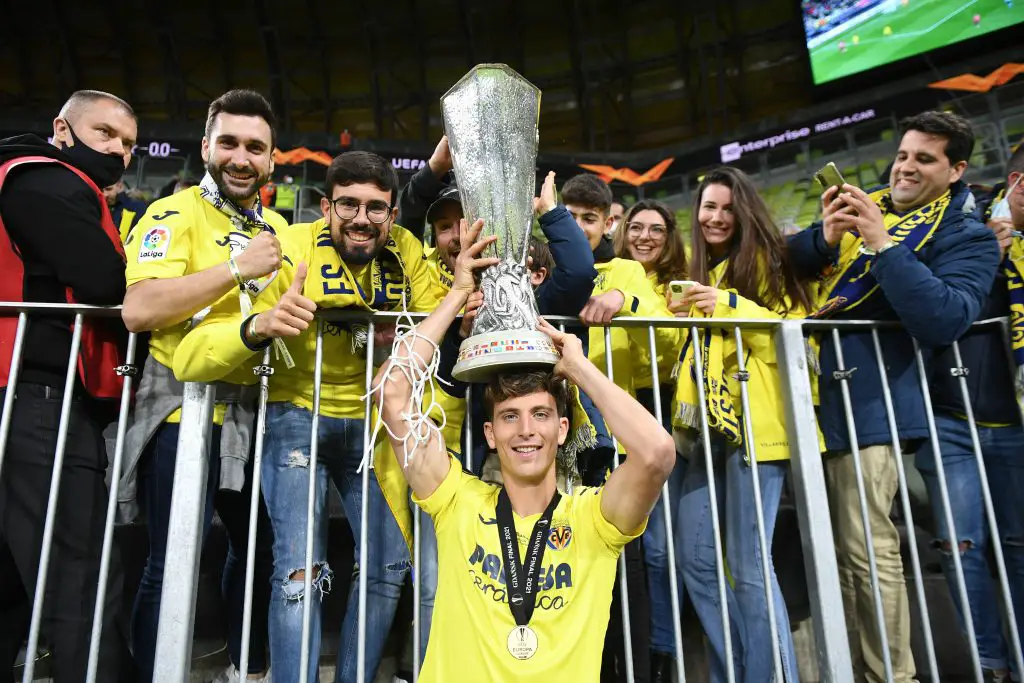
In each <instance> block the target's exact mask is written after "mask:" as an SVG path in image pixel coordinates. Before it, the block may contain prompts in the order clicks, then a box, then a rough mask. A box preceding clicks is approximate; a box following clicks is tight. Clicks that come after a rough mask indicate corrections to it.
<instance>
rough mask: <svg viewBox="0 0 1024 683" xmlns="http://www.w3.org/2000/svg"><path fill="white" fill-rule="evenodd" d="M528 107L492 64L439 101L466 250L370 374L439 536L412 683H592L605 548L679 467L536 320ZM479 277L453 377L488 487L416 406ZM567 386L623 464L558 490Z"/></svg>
mask: <svg viewBox="0 0 1024 683" xmlns="http://www.w3.org/2000/svg"><path fill="white" fill-rule="evenodd" d="M539 103H540V92H539V91H538V90H537V89H536V88H535V87H534V86H533V85H532V84H530V83H528V82H527V81H525V80H524V79H523V78H522V77H521V76H519V74H517V73H515V72H514V71H512V70H511V69H509V68H508V67H506V66H504V65H480V66H477V67H476V68H474V69H473V70H472V71H471V72H470V73H469V74H467V75H466V76H465V77H464V78H463V79H462V80H461V81H459V83H457V84H456V85H455V86H454V87H453V88H452V90H451V91H449V92H448V93H447V94H446V95H445V96H444V98H443V99H442V110H443V113H444V117H445V125H446V129H447V134H448V138H449V141H450V143H451V149H452V157H453V161H454V165H455V171H456V174H457V176H458V177H459V179H460V185H459V190H460V193H461V195H462V204H463V207H464V208H465V212H466V217H467V218H466V219H465V220H463V221H462V223H461V226H460V242H461V244H462V250H461V253H460V254H459V256H458V259H457V260H456V263H455V273H454V283H453V285H452V288H451V291H450V292H449V293H448V294H447V296H446V297H445V299H444V300H443V301H442V302H441V304H440V305H439V306H438V307H437V308H436V309H435V310H434V312H433V313H431V315H430V316H429V317H428V318H427V319H426V320H424V321H423V322H421V323H420V324H419V325H417V326H416V327H415V328H412V329H411V330H410V331H408V332H406V333H405V334H402V335H399V337H398V338H397V339H396V342H395V345H394V348H393V350H392V354H391V358H390V360H389V361H388V362H387V363H386V364H385V365H384V366H383V367H382V368H381V371H380V372H379V373H378V374H377V377H376V379H375V381H374V398H375V400H376V402H377V404H378V407H379V410H380V415H381V419H382V420H383V424H384V426H385V427H386V428H387V431H388V434H389V438H390V441H391V445H392V448H393V450H394V452H395V454H396V457H397V459H398V462H399V465H400V466H401V468H402V471H403V473H404V475H405V478H406V479H407V480H408V483H409V485H410V487H411V488H412V491H413V500H414V501H415V502H416V504H417V505H419V506H420V507H421V508H422V509H423V510H424V511H426V512H427V513H428V514H430V516H431V517H432V519H433V523H434V526H435V529H436V532H437V542H438V557H439V582H438V590H437V597H436V602H435V607H434V616H433V625H432V630H431V634H430V641H429V646H428V648H427V653H426V660H425V662H424V666H423V670H422V674H421V678H420V680H421V681H424V683H431V682H433V681H451V680H474V681H476V680H490V681H542V680H543V681H547V680H555V677H556V676H557V678H558V679H559V680H572V681H597V680H598V678H599V675H600V667H601V650H602V647H603V644H604V634H605V630H606V628H607V615H608V613H609V607H610V603H611V595H612V584H613V582H614V580H615V570H616V563H617V560H618V556H619V553H620V552H621V551H622V548H623V547H624V546H625V544H626V543H627V542H629V541H630V540H632V539H634V538H636V537H637V536H638V535H639V534H640V533H642V532H643V530H644V527H645V526H646V520H647V516H648V514H649V513H650V511H651V508H652V507H653V506H654V504H655V502H656V500H657V498H658V495H659V494H660V492H661V487H662V484H663V483H664V482H665V480H666V478H667V477H668V474H669V472H671V470H672V467H673V465H674V462H675V446H674V443H673V441H672V437H671V436H670V435H669V434H668V433H667V432H666V431H665V430H664V429H663V428H662V427H661V425H660V424H658V422H657V421H656V420H655V419H654V417H652V416H651V415H650V413H648V412H647V410H645V409H644V408H643V406H641V405H640V404H639V403H637V402H636V401H635V400H634V399H633V398H631V397H630V396H629V395H628V394H627V393H626V392H625V391H623V390H622V389H620V388H619V387H617V386H615V384H614V383H612V382H611V381H609V380H608V379H607V378H606V377H605V375H604V374H603V373H602V372H601V371H600V370H598V369H597V368H596V367H595V366H594V365H593V364H591V363H590V362H589V361H588V360H587V358H586V355H585V354H584V353H583V348H582V345H581V343H580V340H579V339H577V338H576V337H575V336H573V335H569V334H564V333H560V332H558V331H557V330H555V329H554V328H552V327H551V326H550V325H548V324H547V323H545V322H542V321H540V320H539V319H538V317H537V314H536V304H535V302H534V300H533V294H532V289H531V287H530V284H529V278H528V271H527V268H526V256H527V253H526V252H527V244H528V239H529V231H530V224H531V214H532V211H533V203H532V200H533V189H534V180H535V161H536V149H537V117H538V111H539ZM482 234H483V236H482V237H481V235H482ZM478 276H479V278H480V280H481V288H482V290H483V293H484V304H483V307H482V308H481V309H480V312H479V314H478V315H477V317H476V320H475V321H474V326H473V335H472V336H470V337H469V338H468V339H467V340H466V341H465V342H464V343H463V345H462V348H461V350H460V353H459V360H458V362H457V363H456V365H455V370H454V375H455V377H456V378H458V379H460V380H463V381H474V382H476V381H479V382H486V383H487V386H486V389H485V410H486V412H487V415H486V419H487V422H486V423H485V425H484V433H485V436H486V439H487V443H488V445H489V446H490V448H491V449H493V450H496V451H497V454H498V458H499V461H500V465H501V474H502V480H503V482H504V485H503V486H502V487H498V486H494V485H491V484H486V483H484V482H482V481H480V480H479V479H477V478H476V477H473V476H471V475H469V474H467V473H465V472H464V471H463V470H462V467H461V466H460V464H459V462H458V461H457V460H455V459H454V458H452V457H451V456H450V455H449V453H448V451H447V449H446V444H445V440H444V437H443V436H442V435H441V433H440V431H439V430H438V429H437V428H436V426H435V425H434V423H433V422H431V421H430V420H429V419H426V418H424V416H423V415H422V414H421V401H420V396H421V392H422V390H423V388H424V386H425V385H426V384H427V383H429V382H430V381H431V380H432V379H433V374H434V372H435V371H436V365H437V362H438V358H439V356H440V354H439V352H438V345H439V343H440V341H441V339H442V337H443V336H444V334H445V332H446V331H447V330H448V329H449V327H450V326H451V324H452V322H453V321H454V320H455V317H456V316H457V315H458V314H459V312H460V311H461V310H462V308H463V307H464V306H465V304H466V301H467V299H468V298H469V295H470V294H471V293H472V292H473V291H474V290H476V289H477V284H476V278H477V277H478ZM552 366H554V367H553V368H552ZM577 388H578V389H579V390H582V391H585V392H586V393H587V394H588V395H589V396H590V397H591V398H592V399H593V401H594V403H595V404H596V405H597V407H598V409H599V410H600V411H601V413H602V414H603V415H604V416H605V419H606V420H607V423H608V426H609V427H610V429H611V431H612V432H613V433H614V434H615V435H616V436H617V437H618V439H619V441H620V443H621V444H622V445H623V446H624V447H625V450H626V451H627V453H628V455H629V457H628V458H626V460H625V462H624V463H623V464H622V465H621V466H620V467H619V468H618V469H616V470H615V471H614V473H613V474H612V475H611V476H610V477H609V479H608V481H607V483H606V484H605V485H604V486H602V487H595V488H591V487H576V488H574V489H573V490H572V491H571V493H570V492H566V491H559V490H558V488H557V485H556V476H555V461H556V454H557V453H558V451H559V447H560V446H561V445H562V444H563V443H565V442H566V440H567V438H568V436H569V433H570V418H569V412H570V411H569V408H568V407H567V406H569V405H571V403H572V401H573V400H572V398H571V396H572V394H573V393H574V392H575V389H577ZM602 615H603V618H602Z"/></svg>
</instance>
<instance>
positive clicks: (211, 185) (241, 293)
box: [199, 172, 277, 317]
mask: <svg viewBox="0 0 1024 683" xmlns="http://www.w3.org/2000/svg"><path fill="white" fill-rule="evenodd" d="M199 196H200V197H202V198H203V200H204V201H206V203H208V204H210V205H211V206H213V207H214V208H215V209H217V211H220V212H221V213H222V214H224V215H225V216H227V218H228V220H230V221H231V226H232V227H233V228H234V231H235V232H238V233H239V234H241V235H258V234H259V233H261V232H263V231H264V230H269V231H270V233H271V234H274V229H273V228H272V227H270V225H269V224H268V223H267V222H266V221H265V220H264V219H263V204H261V203H260V202H259V201H257V202H256V205H255V207H253V208H252V209H243V208H242V207H240V206H238V204H236V203H235V202H233V201H231V200H230V199H228V198H227V197H225V196H224V195H222V194H221V191H220V188H219V187H217V183H216V181H214V179H213V176H211V175H210V174H209V172H207V174H206V175H205V176H203V180H202V182H200V183H199ZM234 255H235V256H237V254H234ZM275 277H277V271H274V272H273V273H270V274H269V275H264V276H263V277H261V278H256V279H253V280H247V281H246V283H245V286H240V287H239V288H238V305H239V307H240V308H241V311H242V317H248V316H249V312H250V311H251V310H252V299H251V298H250V296H257V295H259V293H260V292H262V291H263V290H264V289H265V288H266V287H267V285H269V284H270V282H271V281H272V280H273V279H274V278H275ZM208 311H209V309H207V310H206V312H208ZM203 316H204V317H205V313H203Z"/></svg>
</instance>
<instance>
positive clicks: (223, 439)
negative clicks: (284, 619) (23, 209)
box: [121, 90, 287, 683]
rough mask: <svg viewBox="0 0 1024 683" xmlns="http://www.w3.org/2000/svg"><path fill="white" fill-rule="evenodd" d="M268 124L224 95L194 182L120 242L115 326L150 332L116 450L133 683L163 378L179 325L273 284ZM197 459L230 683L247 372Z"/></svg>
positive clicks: (241, 530) (150, 601)
mask: <svg viewBox="0 0 1024 683" xmlns="http://www.w3.org/2000/svg"><path fill="white" fill-rule="evenodd" d="M274 125H275V118H274V114H273V112H272V111H271V108H270V104H269V103H268V102H267V100H266V99H265V98H264V97H263V96H262V95H260V94H258V93H255V92H253V91H250V90H232V91H230V92H228V93H225V94H224V95H222V96H221V97H219V98H217V99H216V100H214V101H213V103H212V104H211V105H210V110H209V116H208V118H207V122H206V135H205V136H204V137H203V143H202V154H203V160H204V162H205V163H206V170H207V173H206V176H205V177H204V178H203V181H202V183H200V185H199V186H198V187H192V188H189V189H188V190H184V191H182V192H179V193H177V194H174V195H172V196H170V197H166V198H164V199H161V200H159V201H157V202H155V203H154V204H153V205H152V206H151V207H150V208H149V209H148V210H147V212H146V215H145V217H144V218H143V219H142V220H141V221H140V222H139V224H138V225H136V226H135V229H134V230H133V231H132V232H131V234H130V235H129V237H128V239H127V242H126V244H125V248H126V252H127V255H128V267H127V273H126V277H127V281H128V291H127V294H126V295H125V299H124V310H123V312H122V317H123V318H124V321H125V324H126V325H127V326H128V329H130V330H131V331H133V332H151V333H152V336H151V338H150V343H149V351H150V355H149V359H148V360H147V362H146V366H145V369H144V372H143V377H142V381H141V383H140V385H139V391H138V394H137V395H136V403H135V419H134V423H133V425H132V427H131V429H130V430H129V432H128V436H127V440H126V445H125V449H126V450H125V463H126V464H125V468H124V470H123V472H122V477H123V483H122V486H121V492H122V495H121V502H122V504H123V505H125V506H127V507H128V508H129V509H128V511H127V514H128V516H129V517H132V516H134V515H133V514H132V513H133V512H134V510H132V509H131V508H132V507H133V503H134V499H135V494H136V486H137V485H138V487H139V491H138V493H139V502H140V503H141V504H142V506H143V508H144V511H145V516H146V521H147V524H148V529H149V558H148V559H147V561H146V568H145V570H144V572H143V575H142V581H141V583H140V586H139V592H138V594H137V596H136V599H135V610H134V613H133V618H132V640H133V650H134V653H135V658H136V660H137V661H138V664H139V667H140V669H141V673H142V675H141V678H140V680H146V681H149V680H152V678H153V657H154V655H155V651H156V637H157V621H158V618H159V615H160V598H161V592H162V587H163V572H164V559H165V557H166V553H167V550H168V549H167V524H168V518H169V516H170V507H171V490H172V487H173V482H174V467H175V460H176V456H177V448H178V423H179V422H180V419H181V410H180V408H181V400H182V385H181V383H180V382H179V381H178V380H177V379H176V378H175V377H174V374H173V373H172V371H171V368H172V365H173V359H174V353H175V350H176V349H177V347H178V345H179V344H180V342H181V340H182V338H183V337H184V336H185V334H186V332H187V331H188V330H189V328H190V327H191V326H194V325H197V324H199V322H201V321H202V320H203V319H204V318H205V317H207V316H210V315H213V316H217V315H223V314H225V313H240V312H242V311H245V312H246V313H247V312H248V309H249V308H250V307H251V306H252V305H253V302H254V301H255V302H256V303H259V302H260V300H261V299H264V298H265V297H266V295H265V293H264V290H265V289H266V288H267V287H268V285H270V284H271V283H272V282H273V281H274V280H275V279H276V278H277V276H278V275H279V273H278V272H277V271H278V268H279V267H280V266H281V264H282V259H283V258H285V257H287V255H284V257H283V256H282V253H281V245H280V243H279V242H278V239H277V237H276V236H275V234H276V233H277V232H279V231H281V230H282V229H284V228H285V227H286V224H285V222H284V220H283V219H282V218H281V217H280V216H278V215H277V214H275V213H274V212H273V211H270V210H269V209H263V207H262V205H261V204H260V202H259V189H260V187H262V186H263V184H265V183H266V182H267V180H268V179H269V178H270V173H271V172H272V171H273V161H272V159H271V153H272V152H273V149H274ZM222 379H223V380H224V383H223V384H220V385H218V386H217V390H216V400H217V401H218V403H217V407H216V409H215V411H214V422H215V425H214V431H213V438H212V446H211V449H210V451H211V452H210V454H209V463H210V468H209V477H208V480H207V486H206V510H205V528H206V529H208V528H209V526H210V522H211V520H212V517H213V510H214V506H216V508H217V511H218V513H219V515H220V518H221V519H222V520H223V522H224V525H225V527H226V529H227V533H228V539H229V550H228V561H227V564H226V566H225V570H224V571H225V578H224V581H223V587H224V591H225V595H224V601H225V606H226V610H227V622H228V650H229V654H230V656H231V662H232V664H231V666H230V667H229V669H228V670H227V671H225V672H224V673H223V674H222V675H221V676H220V677H219V678H218V679H217V681H218V683H220V682H221V681H233V680H238V677H239V674H238V672H237V670H236V667H238V666H239V665H240V657H241V632H242V613H243V602H244V587H245V562H244V560H243V559H241V558H244V557H245V556H246V545H247V542H248V533H249V531H248V527H249V501H250V498H251V494H250V493H249V492H248V482H249V481H250V475H251V465H249V462H248V461H249V447H250V442H251V436H252V431H253V415H254V412H253V411H254V408H255V393H254V391H253V387H252V386H248V387H245V386H243V385H252V384H253V383H254V381H255V379H256V378H255V376H254V375H253V373H252V369H251V368H241V367H240V368H237V371H236V372H235V373H234V374H232V375H230V376H226V377H223V378H222ZM261 518H262V519H263V523H261V524H260V525H259V527H260V529H261V530H262V531H261V533H259V534H258V535H257V545H258V547H257V554H256V557H257V562H256V567H255V572H256V573H255V581H256V583H255V587H256V588H255V593H254V595H255V597H254V600H253V610H252V614H253V621H252V631H251V634H252V635H251V638H250V643H249V652H250V656H249V662H248V669H249V671H248V672H246V673H247V675H248V677H249V679H250V680H254V679H255V680H263V679H264V675H265V673H266V671H267V659H266V653H265V650H266V634H267V604H268V599H269V592H270V570H271V564H272V556H271V550H270V538H269V533H268V532H269V527H268V526H267V521H266V513H265V511H263V512H262V514H261Z"/></svg>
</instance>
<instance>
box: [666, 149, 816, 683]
mask: <svg viewBox="0 0 1024 683" xmlns="http://www.w3.org/2000/svg"><path fill="white" fill-rule="evenodd" d="M692 239H693V250H692V261H691V265H690V278H691V279H692V280H694V281H696V283H697V284H694V285H693V286H692V287H690V288H689V290H688V291H687V292H686V295H685V296H684V297H683V298H682V300H681V302H676V303H673V304H672V305H671V307H672V308H673V310H674V312H675V313H676V314H677V315H690V316H692V317H714V318H737V319H740V318H743V319H750V318H766V319H773V318H774V319H778V318H803V317H805V315H806V313H807V311H809V310H812V309H811V296H810V292H809V291H808V288H807V286H806V285H805V284H803V283H801V282H798V281H797V279H796V277H795V276H794V275H793V271H792V270H791V269H790V268H789V263H788V261H789V259H788V256H787V253H786V246H785V241H784V240H783V237H782V234H781V232H780V231H779V229H778V228H777V227H776V225H775V224H774V223H773V221H772V219H771V217H770V215H769V212H768V208H767V206H765V203H764V201H763V200H762V199H761V197H760V196H759V195H758V193H757V190H756V188H755V187H754V184H753V182H752V181H751V180H750V178H749V177H748V176H747V175H746V174H745V173H743V172H742V171H740V170H738V169H735V168H731V167H722V168H718V169H716V170H714V171H711V172H710V173H708V174H707V175H706V176H704V179H703V180H702V181H701V184H700V187H699V188H698V190H697V193H696V195H695V198H694V207H693V238H692ZM742 334H743V337H742V344H741V345H740V347H739V348H737V343H736V336H735V331H734V330H733V329H711V328H708V329H703V330H701V332H700V359H699V364H700V368H701V371H702V380H703V384H704V402H705V411H703V412H705V413H706V415H707V419H708V424H709V432H710V437H711V438H710V442H711V443H710V450H711V456H712V457H711V461H712V469H713V472H711V471H709V467H708V463H707V459H706V457H705V455H704V453H705V450H704V448H703V447H702V446H703V444H700V447H698V448H696V449H695V450H694V452H693V455H692V457H691V462H690V464H689V468H688V471H687V474H686V478H685V479H684V481H683V485H682V500H681V503H680V506H679V511H678V516H677V517H676V519H677V520H678V521H677V524H676V528H677V529H678V530H679V531H678V532H677V538H678V539H679V540H678V543H677V546H676V552H677V553H678V557H679V558H680V565H681V568H682V573H683V577H684V581H685V583H686V588H687V591H688V592H689V594H690V599H691V600H692V601H693V605H694V607H695V609H696V611H697V614H698V615H699V616H700V619H701V622H702V624H703V626H704V631H705V633H706V634H707V637H708V642H709V645H710V648H709V649H710V655H711V672H712V676H711V680H712V681H724V680H726V657H727V652H726V647H725V638H724V629H723V624H722V615H721V611H720V606H719V592H718V580H717V574H716V570H715V565H716V563H717V562H719V561H721V559H720V558H719V556H718V554H717V553H716V551H715V544H714V535H713V531H712V519H711V499H710V496H709V486H708V484H709V477H711V476H714V481H715V489H716V499H717V505H718V514H719V518H720V519H721V521H722V524H721V529H722V530H723V531H722V534H723V544H724V549H725V561H726V564H727V567H728V572H729V575H730V576H731V578H732V580H731V581H727V583H726V600H727V604H728V610H729V617H730V620H731V622H732V623H731V625H730V632H731V639H732V652H733V665H734V668H735V673H736V680H737V681H747V682H750V683H754V682H756V683H764V681H773V680H775V681H779V680H780V679H779V678H778V677H777V676H776V675H775V672H776V669H775V660H774V652H773V649H774V648H773V644H772V640H771V636H770V634H771V633H772V630H771V628H770V620H769V608H768V603H767V601H766V599H765V594H766V591H765V576H764V573H763V571H762V553H763V552H768V553H769V554H770V552H771V548H770V546H771V540H772V533H773V531H774V528H775V519H776V515H777V513H778V509H779V501H780V499H781V498H782V490H783V485H784V483H785V479H786V474H787V472H788V464H787V461H788V459H789V443H788V436H787V433H786V427H785V416H784V414H783V402H782V398H781V389H780V385H779V373H778V367H777V365H776V358H775V345H774V343H773V330H772V329H768V328H765V329H757V330H755V329H745V330H743V332H742ZM739 353H742V354H743V358H744V359H745V361H746V371H747V373H748V375H747V377H748V381H747V390H748V396H749V400H750V410H751V416H750V417H751V420H752V423H753V425H752V433H753V435H752V441H753V443H752V444H750V443H747V435H746V434H745V433H744V429H743V416H742V412H743V411H742V401H741V393H740V392H741V387H740V381H739V379H738V377H739V366H738V362H737V359H738V354H739ZM694 355H695V354H694V349H693V348H692V344H691V343H690V341H689V338H688V339H687V342H686V344H685V345H684V348H683V352H682V354H681V358H682V360H681V361H680V363H681V366H680V369H679V378H678V384H677V389H676V409H675V414H674V422H675V425H676V426H677V427H680V428H686V429H695V430H698V434H699V430H700V416H701V413H702V411H701V407H700V406H699V405H698V400H699V399H698V396H699V392H698V387H697V385H696V368H695V363H694ZM752 458H753V459H754V460H755V461H756V464H757V473H758V475H759V476H758V479H759V484H760V485H759V489H760V493H761V503H762V508H763V514H764V534H765V537H766V539H767V543H768V546H769V547H768V548H767V549H765V548H762V546H761V543H760V537H759V531H758V524H757V516H756V515H757V512H756V507H755V505H754V476H753V469H752V467H751V462H750V461H751V459H752ZM684 520H685V524H683V523H682V522H683V521H684ZM768 569H769V576H768V581H769V582H770V587H771V591H770V593H771V595H772V605H773V607H774V613H775V629H774V633H775V637H776V638H777V640H778V646H779V653H780V660H781V662H780V663H781V669H782V676H783V679H784V680H786V681H796V680H797V666H796V658H795V656H794V654H793V640H792V637H791V635H790V628H789V617H788V614H787V612H786V604H785V602H784V601H783V598H782V592H781V590H780V589H779V583H778V580H777V579H776V576H775V570H774V567H773V565H772V561H771V559H770V557H769V562H768Z"/></svg>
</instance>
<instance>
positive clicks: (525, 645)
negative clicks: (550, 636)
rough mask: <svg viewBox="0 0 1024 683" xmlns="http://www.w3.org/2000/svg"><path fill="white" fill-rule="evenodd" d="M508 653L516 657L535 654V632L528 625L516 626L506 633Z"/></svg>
mask: <svg viewBox="0 0 1024 683" xmlns="http://www.w3.org/2000/svg"><path fill="white" fill-rule="evenodd" d="M508 653H509V654H510V655H512V656H513V657H515V658H516V659H529V658H530V657H532V656H534V655H535V654H537V633H536V632H535V631H534V630H533V629H532V628H530V627H529V626H516V627H515V628H514V629H512V632H511V633H509V634H508Z"/></svg>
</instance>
